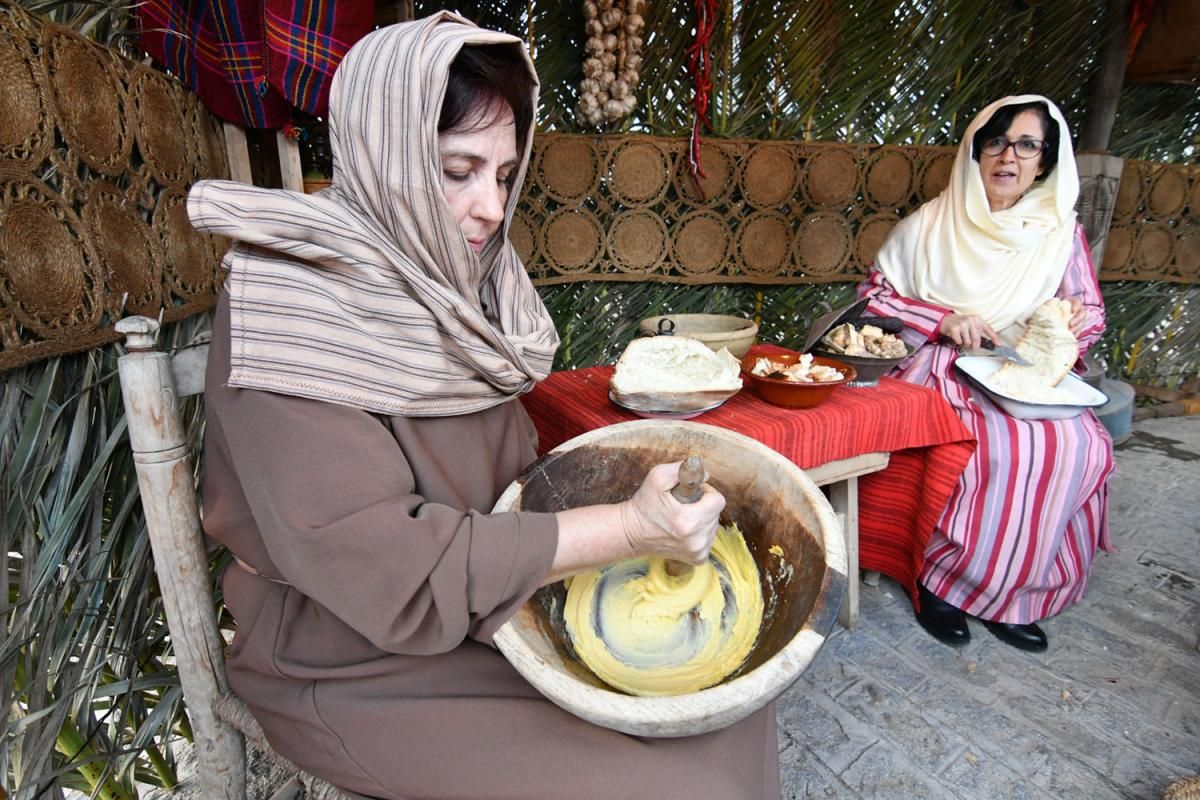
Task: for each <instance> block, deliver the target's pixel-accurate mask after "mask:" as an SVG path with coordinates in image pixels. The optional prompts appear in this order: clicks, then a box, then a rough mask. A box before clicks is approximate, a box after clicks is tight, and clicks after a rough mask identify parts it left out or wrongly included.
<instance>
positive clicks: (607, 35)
mask: <svg viewBox="0 0 1200 800" xmlns="http://www.w3.org/2000/svg"><path fill="white" fill-rule="evenodd" d="M645 9H646V0H584V3H583V15H584V17H585V18H586V20H587V23H586V25H587V36H588V38H587V42H586V44H585V46H584V49H585V51H586V52H587V58H586V59H585V60H584V62H583V80H582V81H581V82H580V84H579V95H580V97H579V108H578V114H579V118H580V119H581V120H582V121H583V122H584V123H586V124H588V125H601V124H603V123H605V122H616V121H617V120H619V119H621V118H623V117H625V116H627V115H628V114H629V113H630V112H632V111H633V109H634V108H636V107H637V97H636V96H635V94H634V92H635V91H636V89H637V84H638V79H639V77H640V75H641V66H642V43H643V39H642V29H643V28H645V26H646V20H645V18H644V16H643V12H644V11H645Z"/></svg>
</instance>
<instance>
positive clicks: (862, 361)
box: [812, 344, 913, 386]
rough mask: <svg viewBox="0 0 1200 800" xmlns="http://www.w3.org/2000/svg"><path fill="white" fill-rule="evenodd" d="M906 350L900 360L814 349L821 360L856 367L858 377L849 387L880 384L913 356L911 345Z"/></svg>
mask: <svg viewBox="0 0 1200 800" xmlns="http://www.w3.org/2000/svg"><path fill="white" fill-rule="evenodd" d="M904 349H905V350H906V353H905V355H902V356H900V357H899V358H870V357H868V356H848V355H845V354H844V353H835V352H834V351H832V350H826V349H824V348H822V347H820V346H818V347H814V348H813V349H812V354H813V355H814V356H820V357H821V358H830V359H834V360H837V361H840V362H842V363H843V364H848V365H850V366H851V367H854V371H855V373H856V374H857V377H854V378H852V379H850V380H849V381H847V383H846V385H847V386H875V385H877V384H878V383H879V379H880V378H882V377H883V376H884V375H887V374H888V373H889V372H891V371H892V368H893V367H895V366H896V365H897V364H899V363H900V362H901V361H903V360H904V359H906V358H908V357H909V356H911V355H912V354H913V348H912V346H911V345H909V344H905V345H904Z"/></svg>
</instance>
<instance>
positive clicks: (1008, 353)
mask: <svg viewBox="0 0 1200 800" xmlns="http://www.w3.org/2000/svg"><path fill="white" fill-rule="evenodd" d="M979 344H980V346H981V347H983V349H984V350H991V351H992V352H993V353H995V354H996V355H998V356H1000V357H1001V358H1005V359H1008V360H1009V361H1015V362H1017V363H1018V364H1020V365H1021V366H1024V367H1028V366H1032V365H1031V364H1030V363H1029V359H1027V358H1025V356H1023V355H1021V354H1020V353H1018V352H1017V351H1016V350H1014V349H1013V348H1011V347H1009V346H1008V345H1006V344H996V343H995V342H993V341H992V340H991V339H989V338H988V337H986V336H984V337H983V338H982V339H980V340H979Z"/></svg>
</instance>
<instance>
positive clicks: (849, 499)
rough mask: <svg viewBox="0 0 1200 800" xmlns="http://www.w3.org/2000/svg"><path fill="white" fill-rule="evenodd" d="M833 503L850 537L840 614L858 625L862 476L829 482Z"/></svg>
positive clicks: (847, 625) (844, 621) (847, 623)
mask: <svg viewBox="0 0 1200 800" xmlns="http://www.w3.org/2000/svg"><path fill="white" fill-rule="evenodd" d="M827 488H828V489H829V505H831V506H833V510H834V513H836V514H837V515H838V520H839V521H840V522H841V523H842V532H843V533H844V534H845V537H846V601H845V602H844V603H842V610H841V612H840V613H839V614H838V622H840V623H842V627H843V628H847V629H851V628H854V627H856V626H857V625H858V477H857V476H854V477H851V478H847V479H845V480H842V481H836V482H834V483H831V484H829V486H828V487H827Z"/></svg>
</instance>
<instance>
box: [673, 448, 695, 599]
mask: <svg viewBox="0 0 1200 800" xmlns="http://www.w3.org/2000/svg"><path fill="white" fill-rule="evenodd" d="M703 484H704V464H703V463H701V461H700V456H688V457H687V458H685V459H684V460H683V463H682V464H680V465H679V482H678V483H677V484H675V486H673V487H672V488H671V494H672V495H674V496H675V499H676V500H678V501H679V502H681V503H694V502H696V501H697V500H699V499H700V497H701V495H703V494H704V486H703ZM666 568H667V574H668V575H671V576H674V577H676V578H678V577H682V576H684V575H687V574H688V573H689V572H691V571H692V565H691V564H688V563H687V562H685V561H676V560H675V559H668V560H667V564H666Z"/></svg>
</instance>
